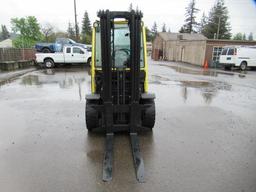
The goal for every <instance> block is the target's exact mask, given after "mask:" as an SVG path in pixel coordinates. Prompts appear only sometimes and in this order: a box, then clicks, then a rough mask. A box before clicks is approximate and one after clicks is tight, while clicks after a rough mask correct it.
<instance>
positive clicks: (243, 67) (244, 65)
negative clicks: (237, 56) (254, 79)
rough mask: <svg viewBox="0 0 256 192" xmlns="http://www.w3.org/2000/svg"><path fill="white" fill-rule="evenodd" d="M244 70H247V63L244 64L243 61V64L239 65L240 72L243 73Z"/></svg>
mask: <svg viewBox="0 0 256 192" xmlns="http://www.w3.org/2000/svg"><path fill="white" fill-rule="evenodd" d="M246 68H247V63H246V62H245V61H243V62H242V63H241V65H240V69H241V70H242V71H245V70H246Z"/></svg>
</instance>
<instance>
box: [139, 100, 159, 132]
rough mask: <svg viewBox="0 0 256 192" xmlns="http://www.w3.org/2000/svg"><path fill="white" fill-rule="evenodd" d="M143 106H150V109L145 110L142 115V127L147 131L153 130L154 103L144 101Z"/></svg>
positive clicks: (152, 101)
mask: <svg viewBox="0 0 256 192" xmlns="http://www.w3.org/2000/svg"><path fill="white" fill-rule="evenodd" d="M143 104H151V106H150V107H148V108H146V109H145V111H144V112H143V114H142V126H143V127H147V128H149V129H153V127H154V125H155V116H156V110H155V101H154V100H145V101H144V102H143Z"/></svg>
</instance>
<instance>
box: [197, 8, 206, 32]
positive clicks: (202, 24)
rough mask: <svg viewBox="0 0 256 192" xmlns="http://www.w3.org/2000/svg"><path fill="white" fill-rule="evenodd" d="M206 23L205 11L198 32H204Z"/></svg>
mask: <svg viewBox="0 0 256 192" xmlns="http://www.w3.org/2000/svg"><path fill="white" fill-rule="evenodd" d="M206 24H207V17H206V15H205V12H203V15H202V18H201V21H200V24H199V27H198V32H199V33H202V32H203V29H204V28H205V26H206Z"/></svg>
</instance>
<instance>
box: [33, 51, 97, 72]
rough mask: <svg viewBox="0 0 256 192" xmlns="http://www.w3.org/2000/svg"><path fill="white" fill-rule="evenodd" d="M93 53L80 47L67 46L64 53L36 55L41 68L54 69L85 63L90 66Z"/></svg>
mask: <svg viewBox="0 0 256 192" xmlns="http://www.w3.org/2000/svg"><path fill="white" fill-rule="evenodd" d="M91 57H92V52H91V51H90V49H86V48H82V47H79V46H65V47H64V48H63V52H56V53H36V62H37V63H38V64H39V65H40V66H44V67H46V68H53V67H55V66H56V65H59V64H75V63H85V64H88V65H90V63H91Z"/></svg>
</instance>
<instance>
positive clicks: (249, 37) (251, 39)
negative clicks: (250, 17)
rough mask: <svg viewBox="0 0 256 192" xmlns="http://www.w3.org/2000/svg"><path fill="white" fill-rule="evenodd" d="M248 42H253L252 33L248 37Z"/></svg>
mask: <svg viewBox="0 0 256 192" xmlns="http://www.w3.org/2000/svg"><path fill="white" fill-rule="evenodd" d="M248 41H253V33H252V32H251V33H250V34H249V35H248Z"/></svg>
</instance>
